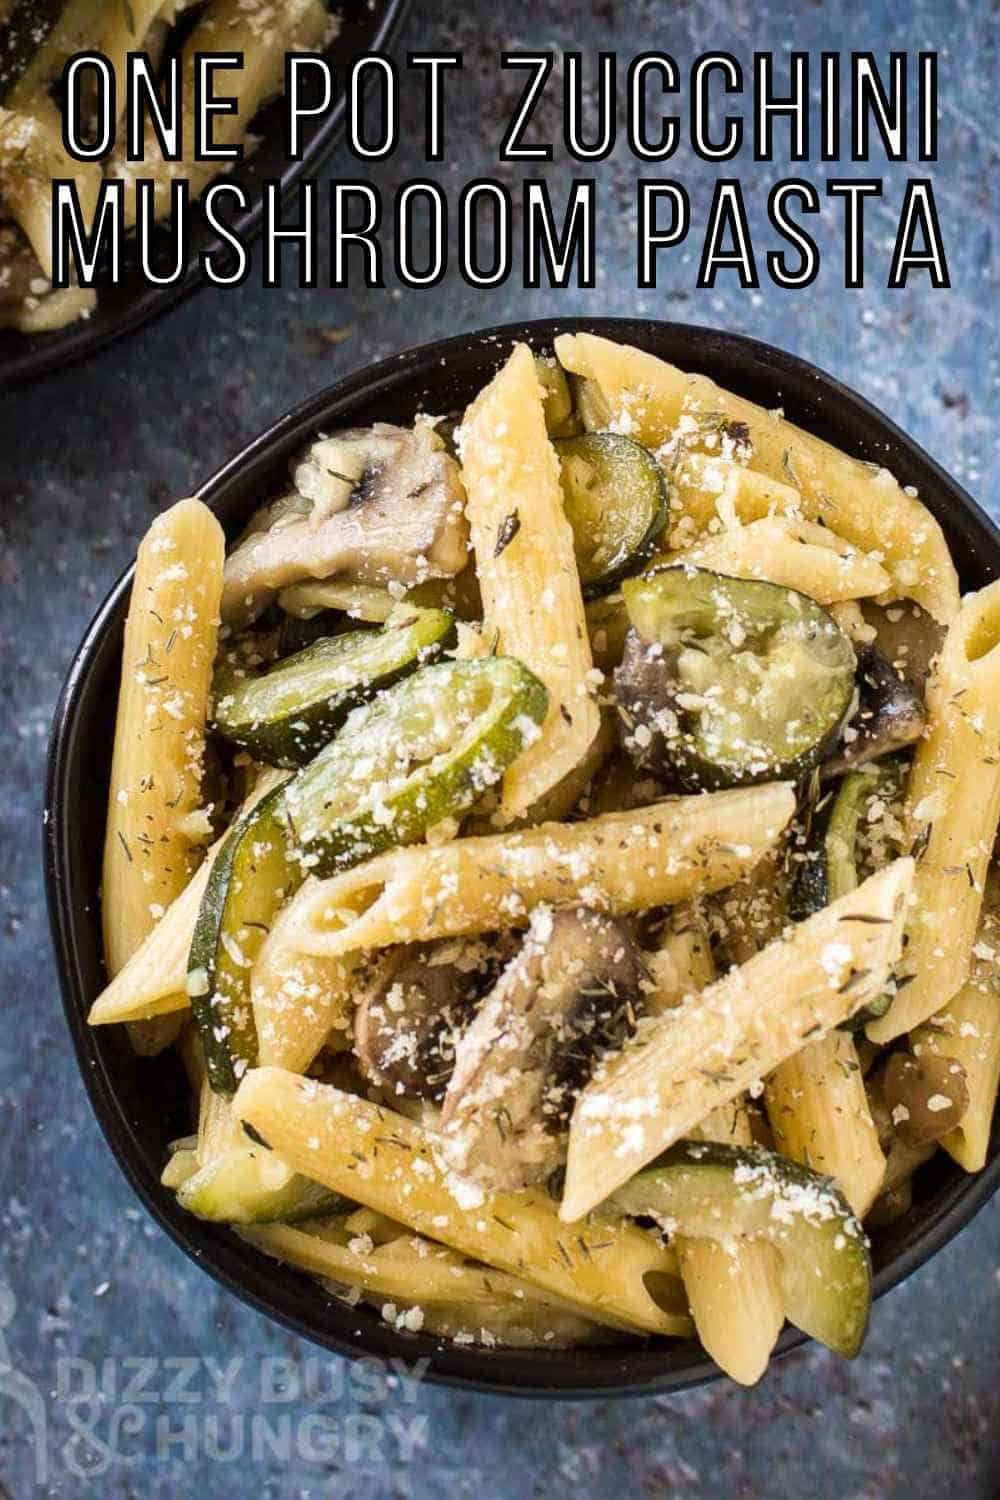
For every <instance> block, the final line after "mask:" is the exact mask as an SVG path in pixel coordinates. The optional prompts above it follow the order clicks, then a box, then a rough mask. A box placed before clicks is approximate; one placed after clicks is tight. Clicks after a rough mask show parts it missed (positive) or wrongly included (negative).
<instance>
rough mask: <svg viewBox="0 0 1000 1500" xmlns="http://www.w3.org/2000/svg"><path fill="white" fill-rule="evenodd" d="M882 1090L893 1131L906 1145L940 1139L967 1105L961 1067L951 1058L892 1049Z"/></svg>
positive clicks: (954, 1123)
mask: <svg viewBox="0 0 1000 1500" xmlns="http://www.w3.org/2000/svg"><path fill="white" fill-rule="evenodd" d="M882 1090H883V1093H884V1095H885V1102H886V1104H887V1105H888V1107H889V1114H890V1117H891V1119H892V1123H893V1126H894V1128H895V1131H896V1134H897V1135H898V1136H899V1139H900V1140H901V1141H903V1142H905V1144H906V1145H908V1146H925V1145H930V1144H931V1143H932V1142H934V1141H939V1140H941V1139H942V1137H943V1136H946V1135H947V1134H948V1132H949V1130H954V1128H955V1126H956V1125H957V1124H958V1123H959V1121H960V1120H961V1118H962V1116H963V1115H964V1114H965V1111H966V1110H967V1109H968V1107H969V1087H968V1083H967V1082H966V1077H965V1069H964V1068H963V1067H962V1064H961V1063H960V1062H957V1061H956V1060H955V1058H953V1057H935V1056H934V1055H933V1054H931V1053H924V1054H922V1055H921V1056H920V1057H914V1055H913V1054H912V1052H894V1053H892V1055H891V1056H890V1058H889V1060H888V1062H887V1063H886V1065H885V1075H884V1078H883V1082H882Z"/></svg>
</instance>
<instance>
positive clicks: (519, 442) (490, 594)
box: [461, 344, 600, 820]
mask: <svg viewBox="0 0 1000 1500" xmlns="http://www.w3.org/2000/svg"><path fill="white" fill-rule="evenodd" d="M461 455H462V477H463V480H464V483H465V489H466V494H467V501H466V515H467V516H468V520H469V530H470V534H471V539H472V548H473V552H474V553H475V559H476V572H477V575H478V578H479V587H480V590H481V592H482V597H483V613H484V616H485V622H486V630H487V633H491V632H493V631H495V632H497V633H498V636H499V647H500V649H501V650H502V651H504V652H506V653H507V654H508V655H511V656H516V657H518V658H519V659H520V660H521V661H523V662H524V663H525V664H526V665H527V666H529V667H530V668H531V670H532V671H533V672H534V673H535V674H536V676H537V677H539V678H540V679H541V681H542V682H543V683H544V684H545V686H546V688H547V689H548V693H549V706H548V712H547V714H546V717H545V720H544V722H543V723H542V726H541V734H540V736H539V737H538V738H537V739H536V741H535V743H534V744H532V745H530V746H529V747H528V749H527V750H526V751H525V753H524V754H523V755H521V756H519V757H518V759H517V761H516V762H515V764H514V765H513V766H511V768H510V770H509V771H508V772H507V774H506V776H505V777H504V783H503V795H502V798H501V802H500V812H501V815H502V816H503V817H505V818H506V819H508V820H509V819H513V818H516V817H518V816H519V815H520V814H522V813H525V812H527V810H528V809H529V808H530V807H531V806H532V805H533V804H534V803H536V802H538V801H539V800H540V799H541V798H542V797H544V796H545V794H546V792H548V791H550V790H551V789H552V788H553V787H554V786H555V785H556V784H557V783H558V782H560V781H561V780H562V779H563V777H565V776H567V775H568V774H569V773H570V772H571V771H572V770H573V769H574V767H575V766H576V765H577V764H578V763H579V761H581V760H582V759H583V758H584V756H585V755H586V753H587V749H588V747H589V746H590V744H591V741H592V740H593V739H594V738H595V736H596V735H597V732H598V729H599V727H600V713H599V710H598V707H597V704H596V703H595V702H594V699H593V697H592V695H591V684H590V680H589V677H588V674H589V673H590V672H591V670H592V668H593V665H594V664H593V659H592V657H591V654H590V640H589V637H588V635H587V627H586V619H585V616H584V612H583V595H582V593H581V590H580V579H579V577H578V575H577V570H576V560H575V557H574V552H573V534H572V532H571V530H570V527H569V523H568V522H567V520H566V518H565V516H564V514H563V501H562V491H561V489H560V484H559V460H558V459H557V458H556V454H555V449H554V448H553V447H552V444H551V442H550V441H549V436H548V432H547V430H546V426H545V410H544V403H543V392H542V388H541V386H540V384H539V381H538V375H537V372H536V368H535V361H534V360H533V359H532V356H531V352H530V350H529V349H528V347H527V345H525V344H519V345H518V346H517V348H516V349H515V350H514V352H513V354H512V355H511V356H510V358H509V360H508V361H507V363H506V364H505V365H504V366H503V368H502V369H501V370H500V372H499V373H498V374H497V375H496V376H495V377H494V379H493V380H492V381H491V382H490V384H489V385H488V386H487V387H486V389H485V390H484V391H482V392H481V393H480V395H479V396H478V397H477V399H476V400H475V401H474V402H473V404H472V406H471V407H470V408H469V410H468V412H467V413H466V415H465V417H464V419H463V422H462V428H461Z"/></svg>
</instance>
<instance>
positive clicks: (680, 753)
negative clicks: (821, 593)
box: [615, 565, 857, 791]
mask: <svg viewBox="0 0 1000 1500" xmlns="http://www.w3.org/2000/svg"><path fill="white" fill-rule="evenodd" d="M622 592H623V594H624V596H625V604H626V607H627V609H628V614H629V619H630V621H631V625H632V629H631V630H630V632H629V635H628V638H627V640H626V646H625V655H624V658H623V660H622V664H621V666H620V667H619V668H618V670H617V671H616V673H615V696H616V698H617V701H618V708H619V714H620V716H621V719H622V722H623V725H624V733H623V739H624V744H625V748H626V749H627V750H628V752H629V754H630V755H631V756H632V758H633V760H634V761H635V762H636V764H637V765H638V766H639V767H640V769H643V770H650V771H653V772H660V773H663V772H667V773H670V772H672V773H673V775H674V776H675V777H676V778H677V780H678V781H680V782H681V784H682V785H684V786H685V787H687V788H689V789H690V790H692V791H701V790H706V789H708V790H715V789H718V788H721V787H729V786H741V785H749V784H751V783H754V782H761V781H778V780H793V779H794V780H798V779H801V778H803V777H804V776H806V775H807V774H808V773H809V772H810V771H811V770H812V768H813V766H815V765H816V764H818V762H819V761H820V760H821V759H822V758H823V756H824V754H825V753H826V751H827V750H828V749H829V747H830V746H831V745H832V744H833V743H834V742H835V740H836V738H837V736H838V734H839V733H840V729H841V726H842V725H843V723H844V721H845V719H846V718H847V716H848V714H849V712H850V710H851V706H852V703H853V700H854V692H855V687H854V675H855V667H856V665H857V659H856V656H855V653H854V647H853V645H852V644H851V641H850V640H849V638H848V637H847V635H845V633H844V632H843V631H842V630H841V629H840V628H839V626H838V625H837V624H836V622H835V621H834V620H833V618H832V617H831V616H830V615H829V614H828V613H827V611H826V610H825V609H822V608H821V607H820V605H818V604H817V603H816V602H815V600H813V599H809V598H807V596H806V595H805V594H799V593H796V591H795V590H794V589H788V588H783V587H781V586H779V585H778V584H774V583H767V582H764V581H761V580H758V579H740V578H729V577H726V576H725V575H723V574H720V573H713V572H711V571H709V570H708V569H705V568H693V567H688V566H683V565H680V566H668V567H663V568H657V569H655V570H654V571H652V572H650V573H647V574H645V575H644V576H642V577H640V578H630V579H626V580H625V582H624V584H623V585H622Z"/></svg>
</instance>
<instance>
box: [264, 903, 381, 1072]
mask: <svg viewBox="0 0 1000 1500" xmlns="http://www.w3.org/2000/svg"><path fill="white" fill-rule="evenodd" d="M290 912H291V908H289V907H286V908H285V910H284V911H283V912H279V914H278V916H277V918H276V919H275V922H274V925H273V926H272V928H271V931H270V932H269V933H268V935H267V937H266V938H265V940H264V946H263V947H262V948H261V950H260V953H259V954H258V955H257V959H256V962H255V963H254V966H253V975H252V980H251V995H252V999H253V1014H254V1022H255V1025H256V1031H257V1041H258V1049H259V1058H260V1064H261V1067H275V1068H287V1069H288V1070H289V1071H290V1072H292V1073H304V1072H305V1070H306V1068H308V1067H309V1064H310V1063H311V1062H312V1061H313V1059H314V1058H315V1057H316V1055H317V1053H318V1052H319V1051H320V1049H321V1048H322V1047H323V1046H324V1044H325V1043H326V1042H327V1041H328V1039H329V1038H330V1035H331V1033H334V1035H335V1038H337V1037H339V1038H342V1045H345V1046H346V1045H348V1042H349V1038H350V1030H351V1021H352V1018H353V1014H354V1006H355V1003H356V996H355V989H356V987H357V981H358V973H357V960H356V959H355V958H354V957H353V956H345V957H343V958H322V957H320V958H317V957H315V956H312V955H310V954H306V953H303V952H301V950H300V949H299V947H298V943H297V928H296V924H295V923H294V920H293V921H289V916H290Z"/></svg>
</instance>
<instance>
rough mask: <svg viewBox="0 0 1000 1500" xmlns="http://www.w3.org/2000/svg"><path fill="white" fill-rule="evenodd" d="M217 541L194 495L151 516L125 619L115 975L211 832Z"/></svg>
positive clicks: (116, 770) (110, 825) (114, 868)
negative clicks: (209, 739)
mask: <svg viewBox="0 0 1000 1500" xmlns="http://www.w3.org/2000/svg"><path fill="white" fill-rule="evenodd" d="M224 549H225V539H224V537H223V534H222V527H221V526H220V525H219V523H218V521H217V520H216V519H215V517H214V516H213V515H212V513H211V511H210V510H209V509H208V507H207V506H205V505H203V504H202V503H201V501H200V500H182V501H180V503H179V504H177V505H175V506H174V507H173V508H172V509H171V510H168V511H167V512H166V513H165V514H164V515H162V516H159V517H158V518H157V519H156V521H154V522H153V525H152V526H151V528H150V530H149V533H148V535H147V536H146V538H145V540H144V541H143V544H142V546H141V547H140V548H139V555H138V558H137V560H136V568H135V579H134V582H133V585H132V597H131V602H130V605H129V615H128V620H127V622H126V625H125V642H124V646H123V654H122V660H123V671H122V685H121V691H120V695H119V700H118V719H117V724H116V727H115V753H114V759H113V762H112V766H111V786H110V791H109V797H108V821H107V830H106V833H105V843H104V873H103V888H104V913H105V925H104V947H105V954H106V958H107V963H108V969H109V971H110V972H111V974H112V975H114V974H116V973H117V972H118V970H119V969H120V968H121V967H122V965H123V964H124V963H126V962H127V960H128V959H129V958H131V956H132V954H133V953H134V952H135V950H136V948H137V947H138V946H139V944H140V943H141V942H142V941H143V939H144V938H145V937H147V936H148V934H149V933H150V932H151V931H152V930H153V928H154V927H155V925H156V922H157V920H158V919H159V917H160V916H162V915H163V913H164V912H165V911H166V909H167V907H168V906H169V905H170V904H171V903H172V902H173V901H174V900H175V899H176V897H177V896H178V895H180V893H181V891H182V890H183V889H184V887H185V885H186V884H187V883H188V880H189V879H190V876H191V874H192V871H193V869H194V866H195V864H196V862H197V859H198V855H199V853H200V849H201V846H202V845H203V844H204V841H205V833H206V832H207V831H208V825H207V821H206V819H205V817H204V815H203V814H201V813H200V809H201V798H202V792H201V761H202V749H203V742H204V733H205V722H206V719H207V715H208V694H209V689H210V687H211V681H212V663H213V661H214V659H215V651H216V640H217V636H218V623H219V600H220V597H221V593H222V563H223V554H224Z"/></svg>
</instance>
